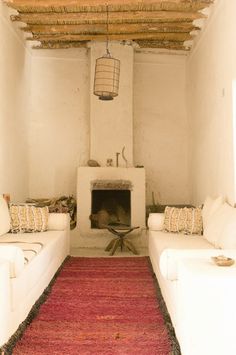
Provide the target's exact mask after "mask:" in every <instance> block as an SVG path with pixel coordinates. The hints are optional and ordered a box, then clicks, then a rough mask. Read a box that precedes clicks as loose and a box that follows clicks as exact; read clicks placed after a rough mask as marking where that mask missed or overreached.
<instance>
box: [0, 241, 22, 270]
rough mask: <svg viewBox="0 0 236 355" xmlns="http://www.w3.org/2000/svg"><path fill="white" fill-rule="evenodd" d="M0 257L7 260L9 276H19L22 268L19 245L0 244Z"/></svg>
mask: <svg viewBox="0 0 236 355" xmlns="http://www.w3.org/2000/svg"><path fill="white" fill-rule="evenodd" d="M0 259H2V260H5V261H8V263H9V271H10V277H17V276H19V275H20V273H21V272H22V270H23V269H24V262H25V260H24V253H23V251H22V250H21V248H19V247H16V246H13V245H1V246H0Z"/></svg>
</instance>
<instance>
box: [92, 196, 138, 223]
mask: <svg viewBox="0 0 236 355" xmlns="http://www.w3.org/2000/svg"><path fill="white" fill-rule="evenodd" d="M91 193H92V205H91V215H90V220H91V228H100V229H102V228H105V226H106V225H108V224H124V225H126V226H130V225H131V203H130V196H131V194H130V190H92V192H91Z"/></svg>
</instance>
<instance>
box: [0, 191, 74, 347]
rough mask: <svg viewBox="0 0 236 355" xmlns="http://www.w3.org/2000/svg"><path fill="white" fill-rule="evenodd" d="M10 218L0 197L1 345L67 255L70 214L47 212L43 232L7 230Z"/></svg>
mask: <svg viewBox="0 0 236 355" xmlns="http://www.w3.org/2000/svg"><path fill="white" fill-rule="evenodd" d="M9 229H10V217H9V209H8V206H7V203H6V201H5V200H4V199H3V197H2V196H0V348H1V347H2V346H3V345H4V344H5V343H6V342H7V341H8V340H9V338H10V337H11V336H12V335H13V334H14V333H15V331H16V330H17V329H18V327H19V325H20V324H21V323H22V322H23V321H24V320H25V318H26V317H27V315H28V313H29V312H30V310H31V308H32V306H33V305H34V304H35V302H36V301H37V300H38V298H39V297H40V295H41V294H42V293H43V291H44V290H45V288H46V287H47V286H48V284H49V283H50V281H51V279H52V278H53V276H54V274H55V273H56V271H57V270H58V268H59V267H60V265H61V264H62V262H63V261H64V260H65V258H66V256H67V255H69V244H70V243H69V215H67V214H64V213H57V214H56V213H49V218H48V226H47V230H46V231H45V232H36V233H16V234H13V233H9V232H8V231H9Z"/></svg>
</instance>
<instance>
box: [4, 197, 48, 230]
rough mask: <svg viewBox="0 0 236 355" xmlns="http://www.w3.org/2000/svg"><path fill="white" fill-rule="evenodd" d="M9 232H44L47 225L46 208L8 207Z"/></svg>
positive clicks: (30, 206)
mask: <svg viewBox="0 0 236 355" xmlns="http://www.w3.org/2000/svg"><path fill="white" fill-rule="evenodd" d="M10 216H11V232H12V233H19V232H21V233H26V232H28V233H31V232H44V231H46V229H47V225H48V216H49V212H48V207H47V206H46V207H36V206H32V205H27V204H25V205H14V204H11V205H10Z"/></svg>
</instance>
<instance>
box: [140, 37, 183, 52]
mask: <svg viewBox="0 0 236 355" xmlns="http://www.w3.org/2000/svg"><path fill="white" fill-rule="evenodd" d="M135 42H136V43H137V44H138V45H139V47H140V48H158V49H159V48H160V49H175V50H184V51H188V50H189V48H188V47H186V46H184V42H181V41H179V42H175V41H156V40H137V41H135Z"/></svg>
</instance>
